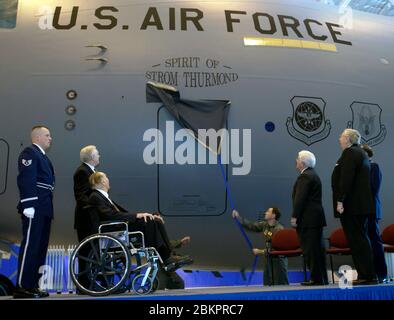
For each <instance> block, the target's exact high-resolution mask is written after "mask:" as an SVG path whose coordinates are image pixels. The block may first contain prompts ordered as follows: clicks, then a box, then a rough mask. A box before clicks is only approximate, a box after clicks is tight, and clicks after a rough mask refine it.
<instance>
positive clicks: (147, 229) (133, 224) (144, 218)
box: [88, 172, 193, 271]
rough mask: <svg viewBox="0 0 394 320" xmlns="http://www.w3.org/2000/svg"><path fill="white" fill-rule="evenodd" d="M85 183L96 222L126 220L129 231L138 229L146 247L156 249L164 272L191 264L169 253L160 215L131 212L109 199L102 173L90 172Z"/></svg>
mask: <svg viewBox="0 0 394 320" xmlns="http://www.w3.org/2000/svg"><path fill="white" fill-rule="evenodd" d="M89 182H90V186H91V187H92V192H91V194H90V196H89V200H88V203H89V206H90V207H91V210H92V209H93V210H94V213H95V214H96V215H97V218H98V220H99V222H103V221H125V222H128V225H129V231H141V232H142V233H143V234H144V238H145V244H146V246H148V247H155V248H156V250H157V251H158V252H159V254H160V256H161V258H162V259H163V262H164V267H165V268H166V270H167V271H174V270H175V269H178V268H180V267H181V266H184V265H188V264H192V263H193V260H192V259H190V257H188V256H175V255H172V254H171V252H172V247H171V242H170V240H169V238H168V235H167V231H166V229H165V227H164V220H163V218H162V217H161V216H159V215H153V214H150V213H146V212H140V213H131V212H128V211H127V210H126V209H124V208H122V207H121V206H120V205H119V204H117V203H115V202H114V201H112V200H111V199H110V197H109V194H108V191H109V189H110V185H109V180H108V178H107V176H106V174H105V173H103V172H95V173H93V174H92V175H91V176H90V178H89Z"/></svg>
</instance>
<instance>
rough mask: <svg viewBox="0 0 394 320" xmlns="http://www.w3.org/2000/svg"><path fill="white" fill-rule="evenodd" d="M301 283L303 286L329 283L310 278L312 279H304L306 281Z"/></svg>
mask: <svg viewBox="0 0 394 320" xmlns="http://www.w3.org/2000/svg"><path fill="white" fill-rule="evenodd" d="M301 285H302V286H326V285H328V283H326V282H321V281H320V282H316V281H312V280H310V281H304V282H301Z"/></svg>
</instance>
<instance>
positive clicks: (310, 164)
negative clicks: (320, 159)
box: [298, 150, 316, 168]
mask: <svg viewBox="0 0 394 320" xmlns="http://www.w3.org/2000/svg"><path fill="white" fill-rule="evenodd" d="M298 159H299V160H300V161H301V162H302V163H303V164H304V166H305V167H307V168H314V167H315V165H316V157H315V155H314V154H313V153H312V152H310V151H306V150H302V151H300V152H298Z"/></svg>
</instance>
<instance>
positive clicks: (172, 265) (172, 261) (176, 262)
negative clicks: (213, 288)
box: [164, 256, 193, 272]
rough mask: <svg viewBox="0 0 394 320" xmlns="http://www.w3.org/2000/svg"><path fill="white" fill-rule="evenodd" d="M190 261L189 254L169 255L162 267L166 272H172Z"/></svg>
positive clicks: (191, 261)
mask: <svg viewBox="0 0 394 320" xmlns="http://www.w3.org/2000/svg"><path fill="white" fill-rule="evenodd" d="M192 263H193V259H192V258H190V257H189V256H171V257H169V258H168V259H166V260H165V261H164V269H165V270H166V271H168V272H172V271H175V270H177V269H179V268H181V267H183V266H186V265H189V264H192Z"/></svg>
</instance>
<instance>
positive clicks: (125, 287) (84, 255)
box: [69, 222, 163, 296]
mask: <svg viewBox="0 0 394 320" xmlns="http://www.w3.org/2000/svg"><path fill="white" fill-rule="evenodd" d="M96 230H97V229H96ZM82 260H83V261H84V262H85V266H86V267H85V270H79V268H78V266H79V261H82ZM159 263H163V261H162V259H161V257H160V255H159V253H158V252H157V250H156V249H155V248H153V247H146V246H145V241H144V234H143V233H142V232H140V231H137V232H129V229H128V224H127V223H126V222H109V223H104V224H101V225H100V226H99V227H98V233H96V234H93V235H91V236H89V237H87V238H85V239H84V240H83V241H82V242H81V243H80V244H79V245H78V246H77V247H76V248H75V250H74V251H73V252H72V254H71V256H70V263H69V268H70V275H71V279H72V281H73V282H74V284H75V286H76V288H77V289H78V290H79V291H80V292H82V293H84V294H88V295H91V296H106V295H110V294H114V293H117V294H120V293H124V292H126V291H131V290H133V291H134V292H135V293H136V294H140V295H144V294H148V293H151V292H154V291H155V290H157V288H158V287H159V282H158V281H159V280H158V277H157V272H158V268H159ZM82 279H83V280H82Z"/></svg>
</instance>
